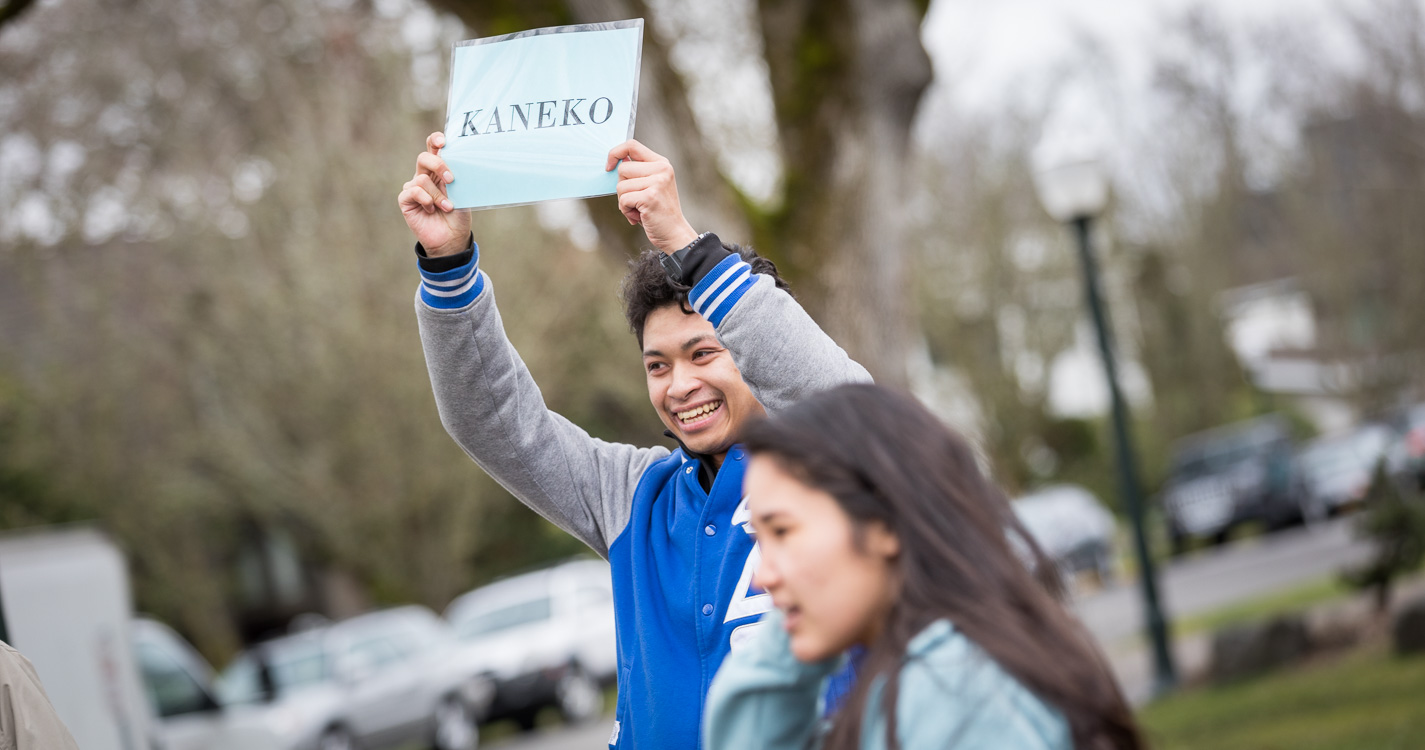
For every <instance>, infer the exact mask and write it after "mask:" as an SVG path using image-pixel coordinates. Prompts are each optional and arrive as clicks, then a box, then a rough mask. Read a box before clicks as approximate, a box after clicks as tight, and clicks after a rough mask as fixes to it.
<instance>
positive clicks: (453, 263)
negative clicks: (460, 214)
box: [416, 232, 475, 273]
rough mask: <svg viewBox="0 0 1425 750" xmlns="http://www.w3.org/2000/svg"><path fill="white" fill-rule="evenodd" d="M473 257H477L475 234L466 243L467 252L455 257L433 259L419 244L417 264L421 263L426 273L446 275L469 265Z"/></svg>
mask: <svg viewBox="0 0 1425 750" xmlns="http://www.w3.org/2000/svg"><path fill="white" fill-rule="evenodd" d="M473 257H475V233H474V232H471V233H470V239H469V240H467V242H466V245H465V250H464V251H462V252H458V253H456V254H454V255H442V256H439V257H436V258H432V257H430V256H429V255H427V254H426V249H425V246H424V245H422V244H421V243H419V242H417V243H416V258H417V262H418V263H420V265H421V270H422V271H425V272H426V273H445V272H446V271H453V270H455V269H457V268H459V267H461V266H463V265H465V264H467V263H469V262H470V259H471V258H473Z"/></svg>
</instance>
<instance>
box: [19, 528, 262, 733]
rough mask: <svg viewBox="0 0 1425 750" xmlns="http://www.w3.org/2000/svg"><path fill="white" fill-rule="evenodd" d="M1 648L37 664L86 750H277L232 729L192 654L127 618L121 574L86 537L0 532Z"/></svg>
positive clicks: (72, 531) (99, 538)
mask: <svg viewBox="0 0 1425 750" xmlns="http://www.w3.org/2000/svg"><path fill="white" fill-rule="evenodd" d="M0 640H4V641H6V642H7V643H9V644H10V645H12V646H14V647H15V649H16V650H18V651H19V652H20V653H22V654H24V655H25V657H26V658H28V659H29V660H30V662H31V663H33V664H34V665H35V671H36V672H38V673H39V676H40V682H42V683H43V684H44V687H45V692H46V693H48V694H49V698H50V702H51V703H53V704H54V708H55V711H56V713H58V714H59V718H60V720H61V721H63V722H64V724H65V726H66V727H68V728H69V732H70V734H72V735H73V736H74V741H75V743H77V744H78V745H79V747H81V748H83V749H84V750H149V749H150V748H153V749H154V750H252V749H253V748H269V747H275V745H274V744H273V742H272V736H271V735H270V733H267V732H264V731H262V730H260V729H256V730H254V729H243V728H239V727H236V726H233V722H232V721H230V719H231V718H232V717H231V716H229V714H228V712H227V711H225V710H224V709H222V708H220V707H219V706H218V704H217V702H216V701H215V700H214V699H213V695H212V691H211V689H210V686H209V681H210V678H211V670H210V669H208V667H207V664H206V663H205V662H203V660H202V658H201V657H199V656H198V654H197V652H195V651H194V650H193V648H192V646H189V645H188V643H187V642H186V641H184V640H183V639H182V638H181V637H180V636H178V634H177V633H174V632H173V631H172V630H170V629H168V628H167V627H165V626H163V625H160V624H159V623H157V622H154V621H135V620H134V619H133V605H132V600H131V599H130V594H129V576H128V566H127V565H126V564H125V562H124V557H123V554H122V553H121V552H120V551H119V549H118V547H116V546H115V545H114V543H113V542H112V541H110V540H109V538H108V537H106V536H105V535H104V534H103V533H101V532H99V531H98V530H96V529H93V528H90V527H73V528H58V529H36V530H25V531H21V532H11V533H9V534H4V535H0ZM156 713H158V714H161V716H158V715H155V714H156Z"/></svg>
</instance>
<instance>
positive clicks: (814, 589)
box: [744, 456, 900, 662]
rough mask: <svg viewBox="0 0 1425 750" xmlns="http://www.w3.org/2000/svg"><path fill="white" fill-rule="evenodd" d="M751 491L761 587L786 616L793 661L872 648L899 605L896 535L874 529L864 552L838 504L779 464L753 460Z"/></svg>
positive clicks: (872, 526)
mask: <svg viewBox="0 0 1425 750" xmlns="http://www.w3.org/2000/svg"><path fill="white" fill-rule="evenodd" d="M744 483H745V489H746V491H747V496H748V498H749V500H748V509H749V510H750V511H751V513H752V527H753V529H755V530H756V532H757V543H758V545H759V546H760V547H761V552H762V562H761V564H759V565H758V567H757V572H756V575H755V578H754V582H755V583H756V584H757V586H759V587H760V588H762V589H764V590H765V591H766V592H767V593H769V594H771V595H772V602H773V604H775V605H776V606H777V607H778V608H779V609H781V610H782V612H783V613H785V614H786V621H785V627H786V629H787V632H788V634H789V635H790V636H791V644H792V654H793V655H795V656H796V657H797V659H799V660H801V661H804V662H813V661H820V660H822V659H826V658H828V657H831V656H835V655H837V654H839V653H841V652H842V651H845V650H846V649H847V648H848V647H849V646H851V645H853V644H857V643H860V644H863V645H869V644H870V643H871V642H872V641H874V640H875V638H876V637H877V636H878V635H879V634H880V632H881V628H882V626H883V624H884V623H885V620H886V615H887V613H888V612H889V611H890V608H891V604H892V602H894V601H895V595H896V591H895V576H894V572H895V567H894V566H895V558H896V555H897V554H899V552H900V544H899V542H898V541H897V539H896V537H895V535H894V534H892V533H891V532H890V530H888V529H886V528H885V527H884V526H883V525H881V524H879V523H873V524H870V525H868V526H866V527H865V529H864V531H863V536H862V540H861V544H860V545H859V546H858V545H857V544H856V541H855V538H854V533H853V526H852V522H851V518H850V517H849V516H847V515H846V513H845V511H843V510H842V509H841V506H840V505H838V504H837V502H836V500H835V499H834V498H833V497H832V496H831V495H829V494H827V493H826V492H823V491H821V490H818V489H815V488H813V487H808V486H807V485H805V484H803V483H802V482H801V481H799V480H798V479H796V478H795V477H793V476H792V475H791V474H788V473H787V472H786V471H785V470H783V469H782V467H781V466H779V465H778V464H777V462H776V461H775V460H774V459H772V458H769V457H766V456H754V457H753V458H752V461H751V464H750V465H749V466H748V467H747V475H746V478H745V480H744Z"/></svg>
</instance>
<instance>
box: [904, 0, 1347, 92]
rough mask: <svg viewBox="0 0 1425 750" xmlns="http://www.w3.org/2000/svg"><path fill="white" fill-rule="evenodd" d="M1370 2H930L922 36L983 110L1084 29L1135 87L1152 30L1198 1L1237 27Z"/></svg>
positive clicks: (1313, 16)
mask: <svg viewBox="0 0 1425 750" xmlns="http://www.w3.org/2000/svg"><path fill="white" fill-rule="evenodd" d="M1367 2H1371V0H995V2H985V0H935V1H934V3H933V4H932V5H931V9H930V13H929V14H928V15H927V17H926V20H925V23H924V26H923V30H922V39H923V41H924V43H925V47H926V49H927V51H929V53H930V55H931V58H932V59H933V60H934V62H935V69H936V74H937V76H939V77H941V79H942V80H949V81H951V82H953V85H954V100H955V101H956V102H957V103H958V104H960V105H961V106H967V107H972V108H980V107H984V106H992V105H994V104H995V103H998V102H1000V101H1002V100H1003V91H1004V90H1005V88H1006V87H1009V86H1011V85H1012V84H1014V83H1015V82H1016V81H1022V80H1024V79H1025V78H1026V77H1028V78H1033V77H1037V76H1039V75H1043V74H1045V73H1046V72H1047V71H1049V70H1050V69H1052V68H1053V67H1054V66H1055V65H1056V63H1057V62H1058V61H1061V60H1063V59H1064V58H1065V57H1067V56H1069V55H1070V54H1071V53H1072V51H1073V49H1074V47H1075V44H1076V41H1077V40H1078V39H1080V38H1082V36H1083V35H1085V34H1087V35H1089V36H1092V37H1094V38H1096V39H1099V40H1101V41H1102V42H1103V43H1104V44H1105V46H1106V47H1107V48H1108V50H1109V51H1110V52H1111V53H1112V54H1113V56H1114V57H1115V58H1116V59H1117V60H1118V62H1119V63H1120V64H1121V65H1122V67H1123V69H1124V72H1125V75H1126V76H1127V78H1128V80H1127V81H1126V83H1128V84H1130V85H1132V84H1134V83H1136V82H1141V81H1143V80H1146V77H1147V74H1148V72H1149V56H1150V54H1151V53H1152V51H1153V35H1154V34H1155V33H1156V32H1157V31H1158V30H1159V29H1160V28H1161V25H1162V20H1163V19H1165V18H1171V17H1173V16H1176V15H1178V14H1180V13H1182V12H1183V11H1184V10H1185V9H1187V8H1188V7H1190V6H1192V5H1195V4H1199V3H1200V4H1202V5H1207V6H1211V7H1213V8H1214V9H1216V10H1218V11H1220V12H1221V13H1222V15H1223V17H1225V18H1226V19H1227V20H1228V21H1229V23H1232V24H1233V25H1234V26H1243V27H1245V26H1248V25H1252V24H1253V23H1254V22H1258V21H1262V20H1269V19H1272V18H1276V17H1282V16H1286V15H1291V16H1295V17H1296V18H1297V19H1298V20H1305V21H1307V22H1311V23H1317V24H1321V25H1322V26H1325V27H1330V26H1333V25H1339V21H1336V19H1337V18H1338V17H1339V11H1340V10H1341V9H1343V8H1351V7H1359V6H1361V5H1362V4H1363V3H1367Z"/></svg>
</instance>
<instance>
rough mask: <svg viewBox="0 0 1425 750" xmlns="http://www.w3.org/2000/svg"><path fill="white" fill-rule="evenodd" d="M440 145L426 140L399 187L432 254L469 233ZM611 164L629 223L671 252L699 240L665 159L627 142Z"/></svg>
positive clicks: (449, 250) (459, 243) (404, 209)
mask: <svg viewBox="0 0 1425 750" xmlns="http://www.w3.org/2000/svg"><path fill="white" fill-rule="evenodd" d="M444 147H445V134H444V133H431V134H430V136H428V137H427V138H426V150H425V151H422V152H421V154H420V155H419V156H417V157H416V174H415V176H414V177H412V178H411V179H410V181H408V182H407V183H406V184H405V185H403V186H402V188H401V194H400V196H399V198H398V202H399V203H400V206H401V213H402V215H404V216H405V217H406V225H407V226H409V227H410V228H411V232H412V233H414V234H415V235H416V239H417V240H418V241H419V242H420V243H421V245H422V246H423V247H424V248H425V250H426V255H427V256H428V257H431V258H438V257H441V256H445V255H454V254H455V253H458V252H461V251H462V250H464V249H465V248H466V246H467V240H468V237H469V236H470V212H469V211H466V210H463V209H457V208H455V206H454V204H452V203H451V201H450V195H449V193H448V191H447V190H446V185H448V184H450V183H452V182H454V181H455V175H454V174H453V173H452V172H451V171H450V168H449V167H448V166H447V165H446V163H445V161H444V160H443V159H441V158H440V150H441V149H442V148H444ZM615 167H617V168H618V187H617V189H616V190H615V192H616V193H617V194H618V204H619V210H620V211H622V212H623V215H624V217H626V218H627V219H628V223H630V224H642V225H643V231H644V232H645V233H647V235H648V241H649V242H651V243H652V244H653V246H654V247H656V248H658V249H659V250H661V251H663V252H664V253H668V254H671V253H673V252H676V251H677V250H679V249H680V248H683V247H687V246H688V244H689V243H691V242H692V241H693V240H695V239H697V236H698V233H697V232H696V231H694V230H693V227H692V225H690V224H688V220H687V219H686V218H684V217H683V207H682V203H681V202H680V201H679V200H678V183H677V179H676V177H675V176H674V174H673V165H672V163H670V162H669V161H668V159H667V158H665V157H663V156H661V155H659V154H657V153H655V152H654V151H653V150H652V149H650V148H648V147H647V146H645V145H643V144H642V143H639V142H638V141H635V140H628V141H625V142H623V143H620V144H619V145H617V146H614V148H613V150H612V151H610V152H609V154H608V161H607V162H606V163H605V165H604V170H605V171H609V170H612V169H614V168H615Z"/></svg>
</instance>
